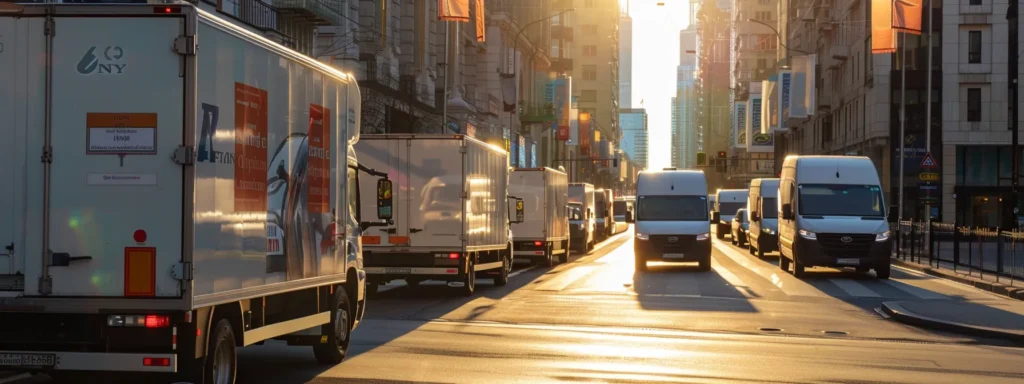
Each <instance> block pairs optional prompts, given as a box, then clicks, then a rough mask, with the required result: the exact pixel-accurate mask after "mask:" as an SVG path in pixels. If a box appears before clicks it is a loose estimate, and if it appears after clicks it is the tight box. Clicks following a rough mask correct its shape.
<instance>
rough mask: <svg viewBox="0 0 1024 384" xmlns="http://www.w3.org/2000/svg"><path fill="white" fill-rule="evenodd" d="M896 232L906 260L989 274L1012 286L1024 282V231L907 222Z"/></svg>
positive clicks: (900, 254) (900, 253)
mask: <svg viewBox="0 0 1024 384" xmlns="http://www.w3.org/2000/svg"><path fill="white" fill-rule="evenodd" d="M893 229H894V232H895V236H896V239H895V240H896V241H895V242H894V244H895V245H894V248H895V252H896V256H897V257H899V258H901V259H903V260H910V261H914V262H918V263H926V262H927V264H928V265H930V266H934V267H936V268H948V269H952V270H953V271H956V272H963V273H967V274H968V275H974V274H977V275H979V277H984V276H985V275H986V274H988V275H990V277H995V278H996V281H997V282H1001V283H1007V282H1009V283H1010V285H1011V286H1012V285H1014V283H1017V284H1020V283H1021V280H1024V232H1021V231H1017V230H1014V231H1004V230H1001V229H994V230H993V229H988V228H971V227H960V226H956V224H955V223H934V222H933V223H931V225H930V226H928V227H927V228H926V224H925V223H924V222H923V221H903V222H900V223H899V225H898V226H896V225H894V228H893ZM926 231H930V232H931V233H926ZM926 235H928V236H927V237H926ZM926 239H928V240H927V243H926ZM1001 280H1008V281H1001Z"/></svg>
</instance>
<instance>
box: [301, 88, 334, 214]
mask: <svg viewBox="0 0 1024 384" xmlns="http://www.w3.org/2000/svg"><path fill="white" fill-rule="evenodd" d="M306 143H307V145H308V146H309V152H308V156H309V161H308V163H307V164H306V167H307V173H306V177H307V180H308V183H309V189H307V191H308V194H309V196H307V199H306V209H308V210H309V212H310V213H327V212H330V211H331V110H330V109H329V108H325V107H323V106H321V105H316V104H310V105H309V135H308V136H307V137H306Z"/></svg>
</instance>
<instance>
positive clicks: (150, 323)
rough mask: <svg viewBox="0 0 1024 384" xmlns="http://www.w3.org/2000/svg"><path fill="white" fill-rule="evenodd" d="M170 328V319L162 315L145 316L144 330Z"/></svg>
mask: <svg viewBox="0 0 1024 384" xmlns="http://www.w3.org/2000/svg"><path fill="white" fill-rule="evenodd" d="M169 326H171V318H170V317H169V316H164V315H149V316H146V328H167V327H169Z"/></svg>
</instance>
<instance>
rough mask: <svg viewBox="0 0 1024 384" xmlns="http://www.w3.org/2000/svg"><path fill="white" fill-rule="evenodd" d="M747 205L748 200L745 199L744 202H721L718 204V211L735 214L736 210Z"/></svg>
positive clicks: (724, 213)
mask: <svg viewBox="0 0 1024 384" xmlns="http://www.w3.org/2000/svg"><path fill="white" fill-rule="evenodd" d="M746 207H747V202H745V201H744V202H735V201H730V202H728V203H719V204H718V212H720V213H721V214H723V215H735V214H736V211H738V210H739V209H740V208H746Z"/></svg>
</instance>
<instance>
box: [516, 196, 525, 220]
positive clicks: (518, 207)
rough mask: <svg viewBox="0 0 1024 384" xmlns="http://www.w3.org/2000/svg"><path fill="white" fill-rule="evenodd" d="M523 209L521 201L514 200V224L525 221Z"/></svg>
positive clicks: (518, 199)
mask: <svg viewBox="0 0 1024 384" xmlns="http://www.w3.org/2000/svg"><path fill="white" fill-rule="evenodd" d="M525 216H526V213H525V207H524V206H523V199H520V198H516V223H522V222H523V221H525V219H526V217H525Z"/></svg>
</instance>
